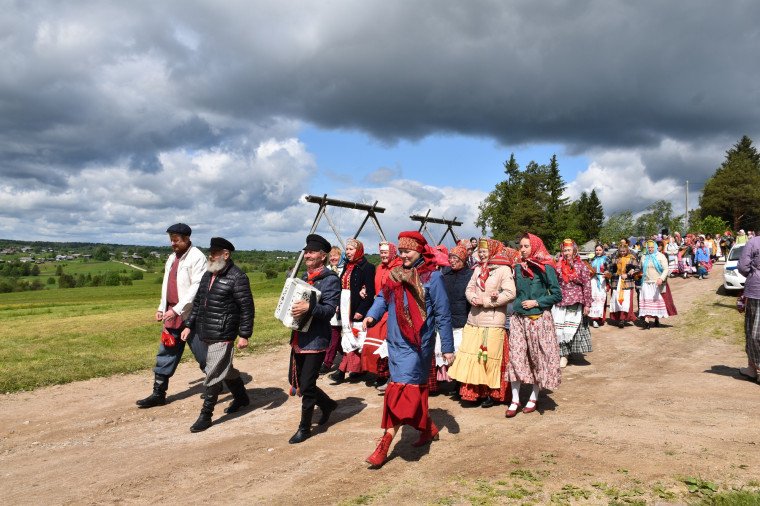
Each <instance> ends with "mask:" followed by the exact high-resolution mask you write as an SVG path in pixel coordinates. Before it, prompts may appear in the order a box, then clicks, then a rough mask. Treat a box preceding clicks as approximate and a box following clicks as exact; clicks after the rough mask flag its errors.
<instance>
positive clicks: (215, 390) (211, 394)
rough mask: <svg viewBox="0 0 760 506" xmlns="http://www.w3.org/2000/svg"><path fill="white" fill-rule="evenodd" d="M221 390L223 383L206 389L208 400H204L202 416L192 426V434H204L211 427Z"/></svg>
mask: <svg viewBox="0 0 760 506" xmlns="http://www.w3.org/2000/svg"><path fill="white" fill-rule="evenodd" d="M221 390H222V384H221V383H219V384H217V385H214V386H213V387H210V388H206V398H205V399H203V407H202V408H201V414H200V416H199V417H198V419H197V420H196V421H195V423H194V424H193V425H191V426H190V432H203V431H204V430H206V429H208V428H209V427H211V416H212V415H213V414H214V406H216V400H217V399H218V398H219V392H220V391H221Z"/></svg>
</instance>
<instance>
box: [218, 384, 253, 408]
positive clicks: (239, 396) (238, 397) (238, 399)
mask: <svg viewBox="0 0 760 506" xmlns="http://www.w3.org/2000/svg"><path fill="white" fill-rule="evenodd" d="M224 383H225V384H226V385H227V388H229V389H230V392H232V397H233V399H232V402H231V403H230V405H229V406H227V408H226V409H225V410H224V412H225V413H234V412H235V411H239V410H241V409H243V408H244V407H246V406H248V405H249V404H250V403H251V400H250V399H249V398H248V392H246V391H245V384H244V383H243V378H241V377H239V376H238V378H237V379H234V380H230V381H225V382H224Z"/></svg>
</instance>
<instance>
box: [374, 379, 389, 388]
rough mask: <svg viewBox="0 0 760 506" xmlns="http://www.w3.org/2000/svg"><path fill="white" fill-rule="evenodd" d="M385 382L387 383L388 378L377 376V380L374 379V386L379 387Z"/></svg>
mask: <svg viewBox="0 0 760 506" xmlns="http://www.w3.org/2000/svg"><path fill="white" fill-rule="evenodd" d="M386 383H388V378H377V380H375V388H378V387H381V386H383V385H385V384H386Z"/></svg>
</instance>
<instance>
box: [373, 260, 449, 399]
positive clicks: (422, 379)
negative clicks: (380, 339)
mask: <svg viewBox="0 0 760 506" xmlns="http://www.w3.org/2000/svg"><path fill="white" fill-rule="evenodd" d="M422 286H423V288H424V289H425V307H426V308H427V320H425V323H423V324H422V329H421V330H420V338H421V348H422V353H420V352H419V350H417V348H416V347H415V346H414V345H413V344H411V343H410V342H409V341H407V340H406V339H405V338H404V336H403V335H401V330H400V329H399V327H398V321H397V320H396V303H397V301H396V299H395V297H391V300H390V302H389V303H386V302H385V297H384V296H383V291H382V290H381V291H380V294H378V296H377V297H376V298H375V302H374V303H373V304H372V307H371V308H370V310H369V313H368V314H367V316H368V317H372V318H374V319H375V321H380V319H381V318H382V317H383V314H384V313H385V312H388V338H387V341H388V369H389V370H390V373H391V381H393V382H395V383H406V384H410V385H424V384H426V383H427V382H428V381H429V379H430V378H429V376H430V366H431V365H432V363H433V353H434V352H435V331H436V330H438V332H439V333H440V335H441V351H442V352H443V353H454V335H453V333H452V330H451V313H450V311H449V298H448V296H447V295H446V287H445V286H444V284H443V275H442V274H441V273H440V272H438V271H433V272H432V273H431V274H430V278H429V279H428V280H427V281H423V283H422ZM403 303H404V305H406V304H407V301H406V295H404V301H403Z"/></svg>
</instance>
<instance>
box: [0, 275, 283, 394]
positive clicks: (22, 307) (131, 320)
mask: <svg viewBox="0 0 760 506" xmlns="http://www.w3.org/2000/svg"><path fill="white" fill-rule="evenodd" d="M122 269H127V272H130V271H131V268H130V267H127V266H125V265H122V264H118V263H114V262H101V263H98V262H68V265H67V266H66V267H65V271H66V272H67V273H70V274H79V273H84V274H86V273H88V272H89V273H92V274H93V275H94V274H98V273H102V272H104V271H108V270H118V271H121V270H122ZM53 272H54V267H53ZM43 273H44V274H47V275H50V271H48V269H43V270H42V272H41V277H42V276H44V274H43ZM45 277H47V276H45ZM249 277H250V279H251V289H252V291H253V297H254V302H255V306H256V320H255V323H254V332H253V338H252V339H251V340H250V346H249V349H248V350H247V351H245V352H243V353H251V352H252V351H255V350H257V349H260V348H262V347H267V346H272V345H275V344H279V343H283V342H286V341H287V338H288V337H289V335H290V332H289V331H288V330H287V329H286V328H285V327H283V326H282V324H281V323H280V322H279V321H277V320H276V319H275V318H274V316H273V314H274V308H275V306H276V304H277V300H278V298H279V295H280V291H281V290H282V283H283V280H284V274H280V275H279V276H278V277H277V278H275V279H271V280H266V279H264V275H263V274H262V273H249ZM160 279H161V274H153V273H146V274H145V277H144V279H142V280H136V281H134V284H133V285H132V286H107V287H106V286H102V287H83V288H69V289H58V288H57V285H52V286H53V288H52V289H49V290H40V291H27V292H17V293H5V294H0V322H2V323H0V392H16V391H20V390H30V389H33V388H37V387H40V386H45V385H52V384H60V383H68V382H71V381H78V380H83V379H88V378H92V377H100V376H109V375H112V374H117V373H128V372H134V371H138V370H144V369H150V368H152V367H153V365H154V357H155V354H156V350H157V348H158V341H159V335H160V333H161V326H160V324H159V323H157V322H156V321H155V319H154V315H155V312H156V308H157V307H158V303H159V299H160V295H161V286H160V285H159V284H158V283H160V281H159V280H160ZM43 282H44V281H43ZM184 359H185V360H192V359H193V358H192V354H191V353H187V354H185V358H184Z"/></svg>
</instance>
